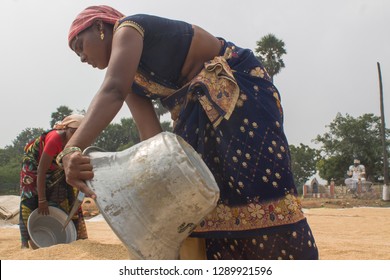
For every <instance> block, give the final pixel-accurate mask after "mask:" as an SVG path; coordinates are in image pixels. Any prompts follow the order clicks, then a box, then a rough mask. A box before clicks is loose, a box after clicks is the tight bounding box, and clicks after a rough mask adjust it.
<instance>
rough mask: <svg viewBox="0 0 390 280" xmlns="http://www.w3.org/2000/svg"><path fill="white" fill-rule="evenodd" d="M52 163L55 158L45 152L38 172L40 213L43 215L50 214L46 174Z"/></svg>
mask: <svg viewBox="0 0 390 280" xmlns="http://www.w3.org/2000/svg"><path fill="white" fill-rule="evenodd" d="M52 162H53V157H52V156H50V155H49V154H47V153H46V152H45V151H43V152H42V156H41V159H40V160H39V165H38V170H37V173H38V174H37V188H38V213H39V214H42V215H48V214H49V208H48V206H49V204H48V201H47V199H46V173H47V171H48V170H49V168H50V165H51V163H52Z"/></svg>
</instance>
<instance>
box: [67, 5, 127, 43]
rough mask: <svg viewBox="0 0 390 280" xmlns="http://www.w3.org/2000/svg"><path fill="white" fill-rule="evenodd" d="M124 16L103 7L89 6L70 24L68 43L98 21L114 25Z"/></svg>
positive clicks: (112, 9) (107, 7)
mask: <svg viewBox="0 0 390 280" xmlns="http://www.w3.org/2000/svg"><path fill="white" fill-rule="evenodd" d="M123 16H124V15H123V14H122V13H121V12H119V11H117V10H115V9H114V8H111V7H109V6H105V5H99V6H90V7H88V8H86V9H85V10H83V11H82V12H81V13H80V14H78V15H77V17H76V19H75V20H74V21H73V22H72V25H71V26H70V29H69V34H68V43H69V46H70V43H71V42H72V40H73V38H74V37H76V36H77V34H79V33H80V32H81V31H83V30H85V29H87V28H88V27H90V26H92V25H93V23H94V22H95V21H96V20H98V19H100V20H102V21H103V22H106V23H110V24H115V23H116V22H117V20H118V19H120V18H121V17H123Z"/></svg>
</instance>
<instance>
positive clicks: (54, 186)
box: [19, 131, 88, 247]
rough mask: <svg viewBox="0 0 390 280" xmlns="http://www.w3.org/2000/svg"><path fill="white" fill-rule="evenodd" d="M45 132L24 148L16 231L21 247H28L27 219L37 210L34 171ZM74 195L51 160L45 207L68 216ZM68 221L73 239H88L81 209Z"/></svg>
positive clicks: (74, 192)
mask: <svg viewBox="0 0 390 280" xmlns="http://www.w3.org/2000/svg"><path fill="white" fill-rule="evenodd" d="M49 132H50V131H49ZM49 132H46V133H43V134H42V135H41V136H40V137H38V138H37V139H35V140H33V141H31V142H30V143H29V144H27V145H26V147H25V148H24V155H23V160H22V169H21V172H20V196H21V202H20V214H19V228H20V234H21V242H22V246H25V247H28V241H29V240H30V235H29V233H28V229H27V220H28V217H29V216H30V214H31V212H32V211H34V210H35V209H37V208H38V193H37V170H38V164H39V160H40V158H41V155H42V151H43V148H44V145H45V138H46V135H47V134H48V133H49ZM76 196H77V189H76V188H73V187H71V186H70V185H68V184H67V183H66V181H65V173H64V171H63V170H62V169H60V168H59V167H58V165H57V163H56V162H55V157H54V159H53V163H52V165H51V167H50V169H49V170H48V172H47V173H46V200H47V201H48V204H49V206H54V207H57V208H60V209H62V210H63V211H65V212H66V213H69V212H70V210H71V208H72V205H73V203H74V201H75V199H76ZM72 221H73V222H74V224H75V226H76V229H77V239H85V238H88V235H87V229H86V225H85V221H84V217H83V213H82V209H81V207H80V209H79V210H78V211H77V212H76V214H75V216H74V217H73V218H72Z"/></svg>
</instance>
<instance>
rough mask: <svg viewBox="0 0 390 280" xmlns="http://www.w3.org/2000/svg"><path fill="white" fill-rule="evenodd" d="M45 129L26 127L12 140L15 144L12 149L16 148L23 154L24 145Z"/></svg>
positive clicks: (16, 151) (19, 153)
mask: <svg viewBox="0 0 390 280" xmlns="http://www.w3.org/2000/svg"><path fill="white" fill-rule="evenodd" d="M44 131H45V130H44V129H43V128H26V129H24V130H23V131H22V132H21V133H19V135H18V136H17V137H16V139H15V140H13V141H12V143H13V146H12V147H10V149H12V148H13V149H14V150H15V153H16V154H18V155H21V154H23V150H24V146H26V144H27V143H29V142H30V141H31V140H33V139H35V138H37V137H38V136H40V135H41V134H42V133H43V132H44Z"/></svg>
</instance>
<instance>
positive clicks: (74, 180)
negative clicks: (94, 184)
mask: <svg viewBox="0 0 390 280" xmlns="http://www.w3.org/2000/svg"><path fill="white" fill-rule="evenodd" d="M62 165H63V167H64V172H65V177H66V182H67V183H68V184H69V185H71V186H73V187H75V188H77V189H79V190H80V191H81V192H83V193H84V194H85V195H86V196H88V197H91V198H93V199H95V198H96V194H95V193H94V192H93V191H92V190H91V189H90V188H89V187H88V186H87V184H86V183H85V181H86V180H91V179H92V178H93V171H92V164H91V161H90V158H89V157H88V156H85V155H82V154H81V153H80V152H74V153H71V154H68V155H65V156H64V157H63V158H62Z"/></svg>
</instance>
